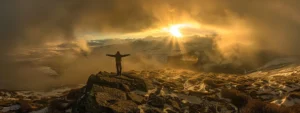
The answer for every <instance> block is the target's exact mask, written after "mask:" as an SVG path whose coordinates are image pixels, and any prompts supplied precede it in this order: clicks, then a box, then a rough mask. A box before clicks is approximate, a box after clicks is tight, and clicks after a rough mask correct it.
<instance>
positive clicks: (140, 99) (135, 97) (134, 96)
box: [127, 93, 145, 104]
mask: <svg viewBox="0 0 300 113" xmlns="http://www.w3.org/2000/svg"><path fill="white" fill-rule="evenodd" d="M127 95H128V97H129V98H130V99H131V100H132V101H133V102H135V103H136V104H142V103H144V102H145V98H144V97H143V96H140V95H138V94H135V93H128V94H127Z"/></svg>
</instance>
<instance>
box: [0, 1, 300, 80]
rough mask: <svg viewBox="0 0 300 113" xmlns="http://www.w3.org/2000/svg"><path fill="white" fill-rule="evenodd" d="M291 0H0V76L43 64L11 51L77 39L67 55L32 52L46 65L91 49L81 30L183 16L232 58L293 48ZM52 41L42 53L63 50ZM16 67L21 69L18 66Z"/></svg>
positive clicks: (295, 28)
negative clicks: (210, 33)
mask: <svg viewBox="0 0 300 113" xmlns="http://www.w3.org/2000/svg"><path fill="white" fill-rule="evenodd" d="M297 4H299V1H295V0H285V1H280V0H274V1H269V0H261V1H241V0H230V1H224V0H209V1H207V0H163V1H162V0H72V1H69V0H26V1H24V0H4V1H1V2H0V7H1V9H0V14H1V18H0V25H1V26H0V52H1V55H0V74H1V77H0V79H2V78H7V79H8V78H9V77H10V78H17V77H20V76H27V75H30V74H33V73H35V71H25V70H26V69H24V67H28V66H32V65H41V64H36V63H35V62H33V61H31V62H30V61H28V62H22V63H21V64H20V63H19V62H15V61H16V59H17V56H15V54H21V53H26V52H27V50H37V48H38V49H41V48H52V49H53V48H54V46H55V45H59V44H62V43H63V44H69V45H76V46H72V47H71V48H72V49H71V50H67V52H66V51H65V50H61V51H64V52H62V53H63V54H66V56H67V57H55V58H53V59H52V58H49V57H48V56H51V55H50V54H48V55H46V56H47V57H46V56H43V55H41V56H39V58H36V59H45V58H46V59H47V58H49V59H50V60H48V61H49V62H50V61H51V63H50V64H51V65H55V66H58V67H59V66H62V67H64V66H66V65H69V62H74V61H73V60H74V59H76V58H77V57H78V56H76V55H77V54H78V53H79V54H81V55H85V54H88V53H93V52H92V50H91V49H90V48H89V47H88V46H87V45H86V42H85V41H78V38H80V36H81V34H89V33H99V34H134V33H143V32H146V31H148V30H152V29H156V28H161V27H165V26H169V25H170V24H174V23H176V24H177V23H179V24H180V23H186V22H191V23H197V24H200V25H201V27H202V28H203V29H205V30H209V31H214V32H215V33H217V36H218V38H217V40H215V41H216V44H217V47H216V48H218V49H219V51H220V52H221V53H222V55H223V56H224V57H225V58H227V59H229V60H232V61H235V60H234V59H235V58H239V59H244V60H246V61H248V62H250V63H256V62H260V60H261V59H262V57H266V55H265V53H266V52H264V51H268V52H267V53H270V54H276V55H277V56H291V55H292V56H299V54H300V52H299V51H298V48H299V47H298V45H299V43H300V38H299V36H300V32H299V29H300V21H299V20H300V15H299V14H300V13H299V12H300V9H299V7H298V6H297ZM200 29H201V28H200ZM194 31H195V33H196V32H198V30H194ZM200 31H201V30H200ZM189 33H191V34H192V32H189ZM104 36H105V35H104ZM120 36H122V35H120ZM123 36H124V35H123ZM126 36H127V35H126ZM139 36H140V35H139ZM121 38H123V37H121ZM58 48H59V47H58ZM52 49H45V50H44V52H43V53H44V54H47V53H59V54H61V51H60V52H57V51H53V50H52ZM60 49H61V48H60ZM31 54H33V53H31ZM98 55H100V54H98ZM271 56H272V55H271ZM41 57H42V58H41ZM95 58H96V57H95ZM67 59H68V60H67ZM70 59H72V60H70ZM61 61H66V62H63V63H62V62H61ZM85 65H86V64H85ZM46 67H47V66H46ZM19 70H20V72H23V70H24V73H22V74H20V73H16V72H18V71H19Z"/></svg>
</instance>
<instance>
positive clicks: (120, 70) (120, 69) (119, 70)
mask: <svg viewBox="0 0 300 113" xmlns="http://www.w3.org/2000/svg"><path fill="white" fill-rule="evenodd" d="M119 71H120V75H122V64H121V63H120V70H119Z"/></svg>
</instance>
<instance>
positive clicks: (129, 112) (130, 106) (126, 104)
mask: <svg viewBox="0 0 300 113" xmlns="http://www.w3.org/2000/svg"><path fill="white" fill-rule="evenodd" d="M109 108H111V109H112V110H113V111H114V112H115V113H139V108H138V105H137V104H135V103H134V102H132V101H128V100H125V101H118V102H116V103H115V104H113V105H111V106H109Z"/></svg>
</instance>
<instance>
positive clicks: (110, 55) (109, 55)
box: [106, 54, 116, 57]
mask: <svg viewBox="0 0 300 113" xmlns="http://www.w3.org/2000/svg"><path fill="white" fill-rule="evenodd" d="M106 56H110V57H116V56H115V55H111V54H106Z"/></svg>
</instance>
